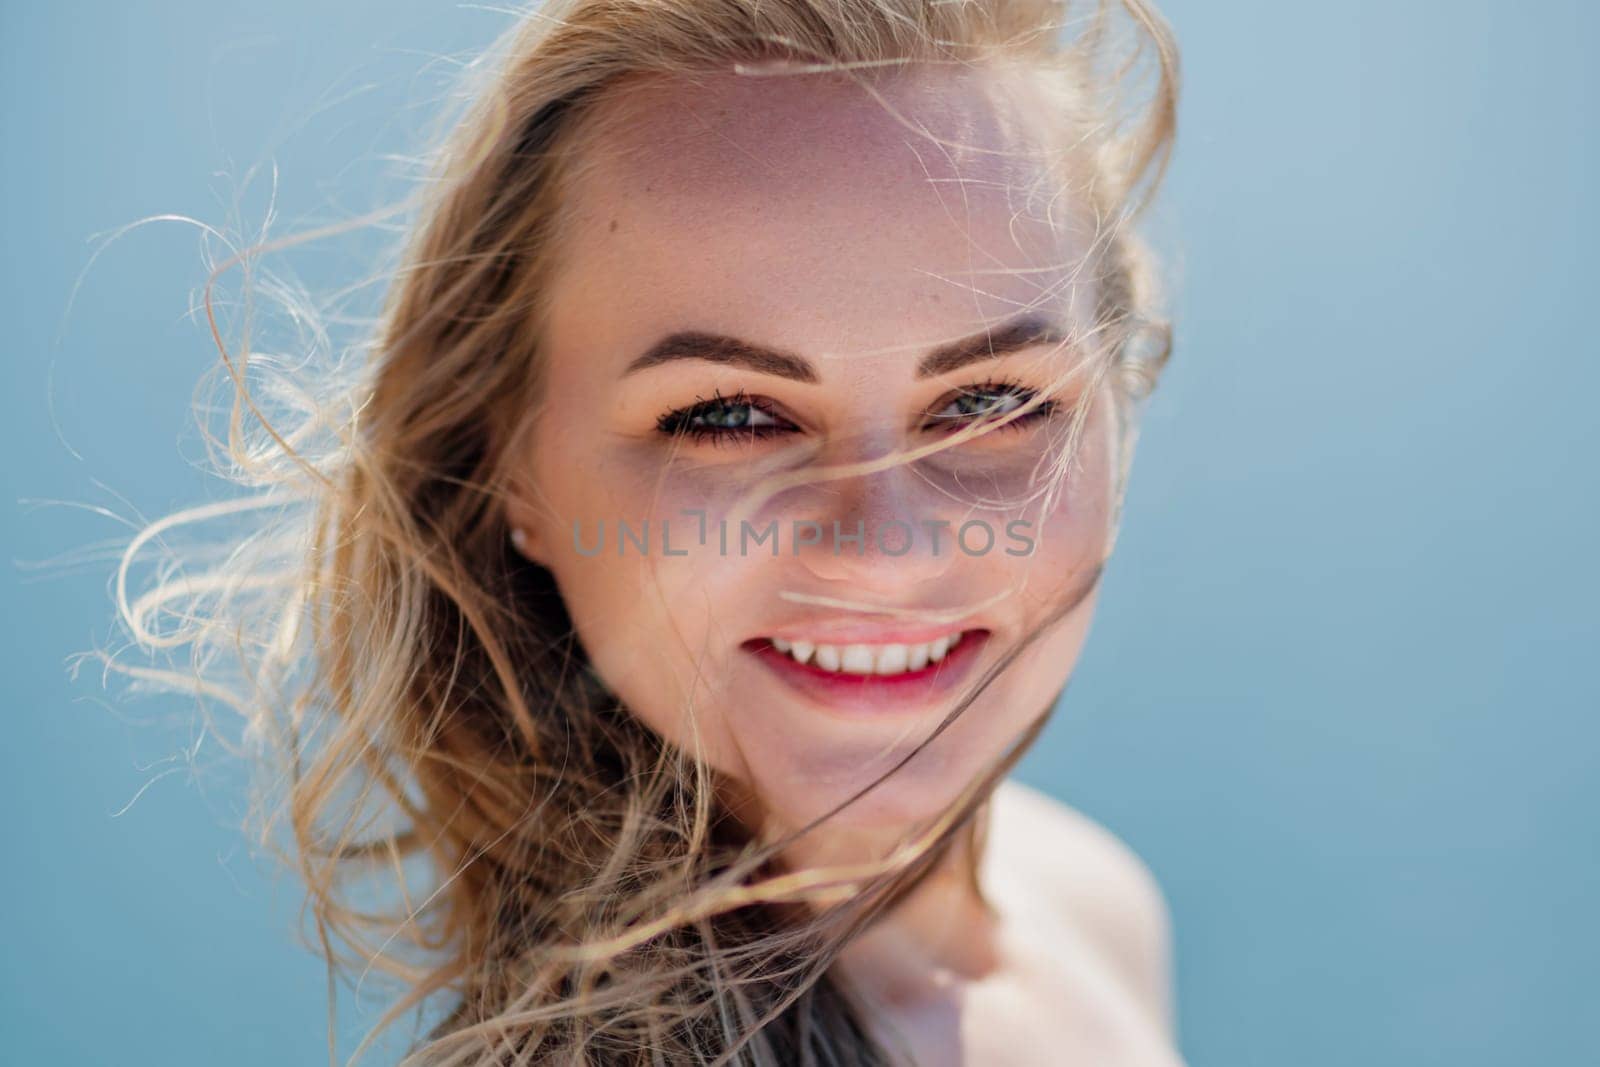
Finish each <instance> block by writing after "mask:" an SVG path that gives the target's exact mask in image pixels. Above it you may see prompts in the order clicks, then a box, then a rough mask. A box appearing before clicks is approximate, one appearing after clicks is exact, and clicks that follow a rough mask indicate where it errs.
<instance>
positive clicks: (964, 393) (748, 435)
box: [656, 379, 1056, 445]
mask: <svg viewBox="0 0 1600 1067" xmlns="http://www.w3.org/2000/svg"><path fill="white" fill-rule="evenodd" d="M1037 395H1038V394H1037V393H1036V392H1035V391H1034V390H1032V389H1029V388H1028V387H1027V386H1025V385H1022V384H1021V383H1019V382H1014V381H1002V380H994V379H986V380H984V381H982V382H978V383H976V384H974V385H970V386H966V387H964V388H962V389H960V390H958V391H957V392H956V393H955V394H954V395H953V396H951V397H949V398H948V399H946V400H945V402H944V404H943V405H942V407H941V410H942V408H943V407H948V406H949V405H951V404H953V403H956V402H958V401H960V400H962V399H964V398H967V397H982V396H992V397H995V398H997V399H1004V398H1006V397H1017V398H1019V399H1020V401H1021V403H1023V404H1026V403H1028V402H1029V401H1030V400H1032V399H1033V398H1034V397H1035V396H1037ZM991 406H993V405H991ZM742 407H748V408H750V409H752V410H754V411H759V412H761V413H762V414H764V415H766V416H767V417H768V418H770V419H773V420H774V421H776V422H778V423H782V424H783V425H777V426H749V427H744V428H737V427H736V428H728V427H717V426H706V425H703V424H699V423H697V422H696V421H695V420H696V419H702V418H704V417H706V416H707V415H708V414H711V413H713V412H717V411H726V410H728V409H730V408H742ZM1055 411H1056V402H1055V401H1054V400H1044V401H1041V402H1040V403H1039V405H1038V406H1037V407H1035V408H1034V409H1033V410H1031V411H1029V412H1028V413H1027V414H1025V415H1021V416H1019V417H1017V418H1014V419H1012V420H1010V421H1009V422H1007V423H1006V424H1005V425H1004V426H999V427H996V429H998V430H1016V429H1021V428H1023V427H1025V426H1026V425H1028V424H1029V423H1031V422H1032V421H1033V420H1035V419H1039V418H1048V417H1049V416H1051V415H1053V414H1055ZM932 417H933V418H935V419H938V420H940V421H941V422H943V423H945V425H943V426H939V425H935V426H934V427H933V428H934V429H940V430H945V431H946V432H954V431H956V430H958V429H960V428H961V427H962V426H965V425H968V424H970V422H971V421H972V418H973V416H967V417H961V416H953V415H952V416H938V415H935V416H932ZM747 418H748V416H747ZM656 429H657V430H658V431H659V432H660V433H662V434H664V435H666V436H668V437H676V436H679V435H682V436H686V437H688V438H690V439H691V440H694V441H696V442H702V441H709V442H710V443H712V444H715V445H721V444H724V443H730V442H732V441H733V440H735V439H737V440H741V441H751V440H763V439H765V438H768V437H773V436H776V435H778V434H785V433H794V432H796V430H795V427H793V426H791V425H789V424H788V423H787V421H786V420H785V419H784V418H783V417H782V416H781V415H779V414H778V413H777V412H776V411H774V410H772V408H771V407H769V406H768V405H767V404H766V403H765V402H764V401H762V400H761V399H760V398H759V397H752V396H750V395H749V394H748V393H746V392H745V391H744V390H743V389H740V390H739V391H738V392H736V393H734V394H733V395H732V396H723V395H722V394H721V393H713V394H712V396H711V399H709V400H707V399H705V398H699V399H698V400H697V401H696V402H695V403H693V404H690V405H689V406H688V407H682V408H676V409H674V410H672V411H668V412H666V413H664V414H663V415H661V416H660V417H659V418H658V419H656Z"/></svg>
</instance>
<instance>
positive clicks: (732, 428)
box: [656, 390, 794, 443]
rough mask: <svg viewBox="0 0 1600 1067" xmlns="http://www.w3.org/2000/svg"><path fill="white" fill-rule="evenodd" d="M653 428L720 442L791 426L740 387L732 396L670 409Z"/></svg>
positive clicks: (676, 434)
mask: <svg viewBox="0 0 1600 1067" xmlns="http://www.w3.org/2000/svg"><path fill="white" fill-rule="evenodd" d="M656 429H657V430H658V431H660V432H661V433H662V434H664V435H666V436H668V437H676V436H678V435H680V434H681V435H687V436H689V437H692V438H693V439H695V440H697V441H700V440H710V441H712V442H713V443H721V442H722V441H726V440H730V439H744V440H750V439H754V438H758V437H767V436H770V435H772V434H778V433H788V432H791V431H792V430H793V429H794V427H793V426H791V425H789V424H788V423H787V422H785V421H783V420H782V419H781V418H779V417H778V416H777V415H775V414H773V413H772V412H771V411H769V410H767V409H766V408H765V407H763V406H762V405H761V403H759V402H758V401H757V400H755V399H753V398H751V397H748V396H746V395H745V393H744V392H743V391H742V390H741V391H740V392H738V393H735V394H734V395H733V396H731V397H724V396H714V397H712V398H711V399H710V400H702V401H700V402H699V403H696V404H691V405H689V406H688V407H684V408H677V409H676V410H673V411H669V412H667V413H666V414H664V415H662V416H661V417H660V418H659V419H657V420H656Z"/></svg>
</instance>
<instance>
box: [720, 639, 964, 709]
mask: <svg viewBox="0 0 1600 1067" xmlns="http://www.w3.org/2000/svg"><path fill="white" fill-rule="evenodd" d="M989 636H990V631H988V630H985V629H971V630H952V631H951V632H950V633H948V634H944V635H941V636H939V637H936V638H934V639H933V640H930V641H921V642H910V643H891V642H875V643H870V644H869V643H856V642H852V643H848V644H843V643H839V644H835V643H824V642H814V641H807V640H804V639H800V638H782V637H757V638H753V639H751V640H749V641H746V642H745V643H744V644H743V645H742V646H741V647H742V648H743V649H744V650H745V651H746V652H749V653H751V654H752V655H754V656H755V657H756V658H757V659H758V660H760V661H761V663H762V664H763V665H765V666H766V667H767V668H768V669H769V670H771V671H772V672H773V673H774V674H775V675H776V676H777V677H778V678H779V679H780V680H782V681H783V682H785V683H786V684H787V685H788V686H789V687H790V688H792V689H794V690H796V691H798V692H799V693H800V694H801V695H802V696H805V697H807V698H809V699H810V700H811V701H813V702H814V703H817V704H820V705H822V706H824V707H826V708H828V709H829V710H836V711H861V712H883V711H889V710H904V709H908V708H917V707H926V706H927V705H928V704H929V703H931V702H933V701H935V700H936V699H938V698H941V697H943V696H945V695H946V694H947V693H948V692H949V691H950V690H951V689H953V688H954V687H955V686H956V685H957V684H958V683H959V682H960V681H961V680H962V679H963V678H964V677H966V676H967V675H968V674H969V673H970V672H971V670H972V667H973V664H974V663H976V662H977V659H978V656H979V653H980V651H981V649H982V648H983V646H984V645H985V644H986V643H987V641H988V638H989Z"/></svg>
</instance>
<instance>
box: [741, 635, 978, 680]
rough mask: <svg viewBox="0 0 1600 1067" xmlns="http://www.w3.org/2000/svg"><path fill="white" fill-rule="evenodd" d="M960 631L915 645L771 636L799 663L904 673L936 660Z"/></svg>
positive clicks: (852, 671)
mask: <svg viewBox="0 0 1600 1067" xmlns="http://www.w3.org/2000/svg"><path fill="white" fill-rule="evenodd" d="M961 637H962V635H961V634H960V633H955V634H947V635H946V636H944V637H941V638H939V639H938V640H936V641H926V642H923V643H921V644H915V645H861V644H856V645H819V644H813V643H812V642H810V641H791V640H788V639H786V638H782V637H774V638H772V647H773V648H775V649H777V650H778V651H779V652H783V653H786V654H788V655H789V656H790V657H791V658H793V659H794V660H795V661H796V662H798V663H811V664H814V665H815V666H817V667H820V668H822V669H823V670H825V671H833V672H836V673H841V672H842V673H844V674H904V673H905V672H906V671H920V670H922V669H923V668H924V667H926V666H927V665H928V664H929V663H938V662H939V661H940V660H942V659H944V657H945V655H946V654H948V653H949V651H950V650H951V649H952V648H955V647H956V645H957V644H959V643H960V641H961Z"/></svg>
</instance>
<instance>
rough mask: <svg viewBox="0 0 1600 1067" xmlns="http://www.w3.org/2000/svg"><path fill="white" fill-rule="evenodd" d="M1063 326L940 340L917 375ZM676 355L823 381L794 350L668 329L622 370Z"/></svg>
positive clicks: (1052, 338)
mask: <svg viewBox="0 0 1600 1067" xmlns="http://www.w3.org/2000/svg"><path fill="white" fill-rule="evenodd" d="M1066 337H1067V335H1066V331H1065V330H1063V329H1062V328H1061V327H1060V326H1059V325H1057V324H1056V322H1055V320H1053V319H1051V318H1049V317H1048V316H1044V315H1036V314H1025V315H1021V316H1018V317H1017V318H1015V319H1012V320H1011V321H1010V322H1008V323H1006V324H1005V325H1004V326H1001V327H1000V328H998V329H995V330H986V331H984V332H983V333H980V334H974V335H973V336H971V337H967V338H964V339H963V340H960V341H955V342H952V343H950V344H946V345H940V346H939V347H938V348H935V349H934V350H933V351H931V352H929V353H928V354H927V355H926V356H924V357H923V358H922V362H921V363H919V364H917V377H918V378H929V377H932V376H933V375H935V374H948V373H950V372H951V371H954V370H959V369H960V368H962V367H964V366H966V365H967V364H969V363H978V362H981V361H983V360H988V359H998V358H999V357H1001V356H1004V355H1009V354H1010V353H1012V352H1018V351H1021V350H1022V349H1025V348H1031V347H1033V346H1034V345H1042V344H1060V343H1061V342H1063V341H1065V340H1066ZM680 359H700V360H705V361H707V362H710V363H731V364H737V365H739V366H744V367H749V368H750V369H752V370H756V371H760V372H761V373H763V374H772V375H776V376H777V377H779V378H788V379H791V380H793V381H797V382H808V383H811V384H816V383H818V382H820V381H822V378H821V376H820V375H819V374H817V370H816V368H815V367H813V366H812V365H811V364H810V363H809V362H807V361H806V360H805V359H803V358H802V357H800V356H797V355H795V354H794V353H792V352H784V351H781V350H779V349H775V348H767V347H764V346H762V345H758V344H753V343H752V342H749V341H742V340H740V339H739V338H737V337H726V336H724V335H722V334H714V333H703V332H701V331H698V330H683V331H680V332H678V333H673V334H669V335H668V336H666V337H663V338H662V339H661V340H660V341H657V342H656V343H655V344H654V345H651V346H650V348H649V349H648V350H647V351H646V352H645V353H644V354H643V355H640V356H639V357H637V358H636V359H634V361H633V362H632V363H629V364H628V365H627V367H625V368H624V369H623V371H622V374H623V376H624V377H626V376H627V375H629V374H633V373H634V372H635V371H641V370H644V369H645V368H646V367H654V366H658V365H659V364H662V363H672V362H675V361H676V360H680Z"/></svg>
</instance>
